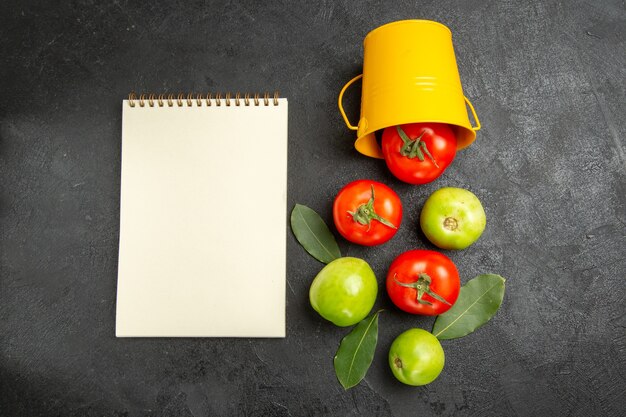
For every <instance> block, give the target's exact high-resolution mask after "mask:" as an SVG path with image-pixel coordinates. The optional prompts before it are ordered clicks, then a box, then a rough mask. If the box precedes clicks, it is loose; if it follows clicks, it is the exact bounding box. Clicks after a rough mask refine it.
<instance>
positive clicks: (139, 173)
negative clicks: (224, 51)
mask: <svg viewBox="0 0 626 417" xmlns="http://www.w3.org/2000/svg"><path fill="white" fill-rule="evenodd" d="M233 101H234V100H233ZM183 103H184V105H183V106H182V107H179V106H178V105H177V103H176V102H174V106H172V107H169V106H168V105H167V103H165V105H164V106H163V107H159V106H158V105H157V104H156V103H155V105H154V107H150V106H149V105H148V104H147V103H146V104H145V106H144V107H140V106H139V105H138V102H137V101H135V104H136V105H135V106H134V107H130V106H129V103H128V101H127V100H124V102H123V121H122V179H121V208H120V248H119V270H118V285H117V315H116V336H118V337H160V336H173V337H216V336H219V337H285V285H286V234H285V230H286V229H285V228H286V222H287V221H286V218H287V208H286V193H287V100H286V99H279V103H278V105H274V104H273V103H272V102H271V100H270V105H268V106H266V105H264V104H263V101H261V103H260V105H258V106H254V105H253V103H251V105H250V106H245V105H244V104H243V100H242V102H241V104H240V105H239V106H235V105H234V103H233V102H231V105H230V106H226V105H225V103H224V100H223V99H222V102H221V106H216V103H215V101H214V100H213V102H212V103H213V105H212V106H210V107H209V106H206V103H205V104H204V105H203V106H201V107H199V106H197V104H196V103H195V100H194V103H193V106H191V107H188V106H187V102H186V100H185V101H184V102H183Z"/></svg>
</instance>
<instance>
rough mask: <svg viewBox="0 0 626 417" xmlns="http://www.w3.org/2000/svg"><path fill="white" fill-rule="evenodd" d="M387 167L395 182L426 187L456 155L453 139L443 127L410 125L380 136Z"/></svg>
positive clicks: (446, 127) (445, 125) (397, 127)
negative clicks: (396, 179)
mask: <svg viewBox="0 0 626 417" xmlns="http://www.w3.org/2000/svg"><path fill="white" fill-rule="evenodd" d="M382 148H383V155H384V157H385V162H386V163H387V167H388V168H389V170H390V171H391V173H392V174H393V175H395V176H396V178H398V179H399V180H402V181H404V182H408V183H409V184H426V183H428V182H431V181H433V180H434V179H435V178H437V177H438V176H440V175H441V174H442V173H443V171H445V169H446V168H447V167H448V165H450V163H451V162H452V160H453V159H454V156H455V155H456V137H455V136H454V132H452V129H451V128H450V126H448V125H447V124H443V123H413V124H408V125H401V126H393V127H388V128H387V129H385V130H384V132H383V141H382Z"/></svg>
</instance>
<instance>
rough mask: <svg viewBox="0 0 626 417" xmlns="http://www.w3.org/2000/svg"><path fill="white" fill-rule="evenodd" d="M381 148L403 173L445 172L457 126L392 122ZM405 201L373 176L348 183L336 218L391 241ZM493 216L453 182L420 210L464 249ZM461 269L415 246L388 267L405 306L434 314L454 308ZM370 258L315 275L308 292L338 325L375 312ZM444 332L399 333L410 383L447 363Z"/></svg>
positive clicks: (365, 241) (432, 228)
mask: <svg viewBox="0 0 626 417" xmlns="http://www.w3.org/2000/svg"><path fill="white" fill-rule="evenodd" d="M382 149H383V154H384V156H385V161H386V164H387V166H388V167H389V169H390V171H391V172H392V173H393V174H394V175H395V176H396V177H397V178H399V179H400V180H402V181H405V182H408V183H411V184H425V183H428V182H430V181H433V180H434V179H436V178H437V177H439V176H440V175H441V174H442V173H443V171H444V170H445V169H446V168H447V167H448V166H449V165H450V163H451V162H452V160H453V159H454V156H455V154H456V138H455V136H454V133H453V132H452V130H451V128H450V127H449V126H447V125H444V124H437V123H416V124H410V125H402V126H397V127H392V128H387V129H385V131H384V132H383V137H382ZM402 215H403V207H402V202H401V200H400V197H399V196H398V194H396V193H395V192H394V191H393V190H392V189H391V188H390V187H388V186H387V185H385V184H382V183H380V182H376V181H371V180H358V181H354V182H351V183H349V184H347V185H346V186H344V187H343V188H342V189H341V190H340V191H339V193H338V194H337V196H336V197H335V200H334V203H333V220H334V223H335V227H336V228H337V230H338V231H339V233H340V234H341V235H342V236H343V237H344V238H345V239H347V240H348V241H350V242H353V243H357V244H360V245H365V246H375V245H380V244H383V243H385V242H387V241H389V240H390V239H391V238H393V236H394V235H395V234H396V233H397V231H398V229H399V228H400V226H401V224H402ZM485 225H486V217H485V212H484V210H483V207H482V205H481V203H480V201H479V200H478V198H477V197H476V196H475V195H474V194H473V193H471V192H470V191H468V190H464V189H461V188H452V187H446V188H441V189H439V190H437V191H435V192H434V193H433V194H432V195H431V196H430V197H429V198H428V199H427V200H426V202H425V204H424V206H423V208H422V211H421V214H420V226H421V229H422V231H423V232H424V235H425V236H426V237H427V238H428V240H430V242H431V243H433V244H434V245H435V246H437V247H439V248H442V249H464V248H466V247H468V246H469V245H471V244H472V243H474V242H475V241H476V240H477V239H478V238H479V237H480V235H481V234H482V232H483V230H484V229H485ZM460 287H461V285H460V279H459V272H458V270H457V268H456V266H455V265H454V263H453V262H452V261H451V260H450V259H449V258H448V257H447V256H445V255H444V254H442V253H440V252H436V251H432V250H409V251H407V252H404V253H402V254H400V255H399V256H398V257H397V258H396V259H395V260H394V261H393V262H392V264H391V265H390V267H389V271H388V273H387V280H386V289H387V294H388V295H389V297H390V299H391V300H392V301H393V303H394V304H395V305H396V306H397V307H398V308H399V309H401V310H403V311H405V312H407V313H410V314H421V315H427V316H434V315H439V314H442V313H444V312H446V311H448V310H449V309H450V307H452V305H453V304H454V303H455V302H456V300H457V298H458V296H459V291H460ZM377 288H378V285H377V281H376V277H375V275H374V272H373V271H372V269H371V268H370V266H369V265H368V264H367V263H366V262H365V261H363V260H361V259H357V258H349V257H346V258H339V259H336V260H334V261H332V262H331V263H329V264H328V265H327V266H326V267H324V269H322V271H321V272H320V273H319V274H318V275H317V276H316V277H315V279H314V281H313V283H312V285H311V289H310V293H309V297H310V302H311V305H312V306H313V308H314V309H315V311H317V312H318V313H319V314H320V315H321V316H322V317H324V318H325V319H327V320H329V321H331V322H332V323H334V324H336V325H338V326H352V325H354V324H356V323H358V322H360V321H361V320H363V319H364V318H365V317H366V316H367V315H368V314H369V312H370V310H371V309H372V307H373V306H374V303H375V301H376V296H377ZM444 361H445V359H444V353H443V349H442V347H441V344H440V343H439V340H438V339H437V338H436V337H435V336H433V335H432V334H431V333H429V332H427V331H425V330H421V329H409V330H407V331H405V332H404V333H402V334H400V335H399V336H398V337H397V338H396V339H395V341H394V342H393V343H392V345H391V348H390V350H389V366H390V367H391V369H392V372H393V374H394V375H395V376H396V378H397V379H398V380H399V381H401V382H403V383H405V384H408V385H425V384H428V383H430V382H432V381H433V380H435V379H436V378H437V376H438V375H439V374H440V372H441V371H442V369H443V366H444Z"/></svg>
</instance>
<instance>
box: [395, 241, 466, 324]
mask: <svg viewBox="0 0 626 417" xmlns="http://www.w3.org/2000/svg"><path fill="white" fill-rule="evenodd" d="M460 290H461V282H460V280H459V271H457V269H456V266H455V265H454V263H452V261H451V260H450V258H448V257H447V256H446V255H444V254H442V253H439V252H435V251H432V250H411V251H408V252H404V253H403V254H402V255H400V256H398V257H397V258H396V259H395V260H394V261H393V262H392V264H391V267H390V268H389V273H388V274H387V293H388V294H389V297H390V298H391V301H393V303H394V304H395V305H396V306H397V307H398V308H400V309H401V310H404V311H406V312H407V313H411V314H423V315H426V316H435V315H437V314H441V313H445V312H446V311H448V310H449V309H450V307H452V304H454V303H455V302H456V299H457V298H458V297H459V291H460Z"/></svg>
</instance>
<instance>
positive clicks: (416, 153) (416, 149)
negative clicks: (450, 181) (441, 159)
mask: <svg viewBox="0 0 626 417" xmlns="http://www.w3.org/2000/svg"><path fill="white" fill-rule="evenodd" d="M396 130H397V131H398V135H400V139H402V142H403V143H404V144H403V145H402V148H400V154H401V155H402V156H406V157H407V158H410V159H414V158H417V159H419V160H420V162H423V161H424V154H426V156H428V158H429V159H430V160H431V161H433V164H435V166H436V167H437V168H439V165H438V164H437V161H436V160H435V158H433V156H432V155H431V153H430V151H429V150H428V146H426V142H424V141H423V140H422V137H423V136H424V134H425V133H426V130H422V133H421V134H420V135H419V136H418V137H417V138H415V139H411V138H410V137H409V135H407V134H406V132H405V131H404V130H402V128H401V127H400V126H396Z"/></svg>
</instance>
